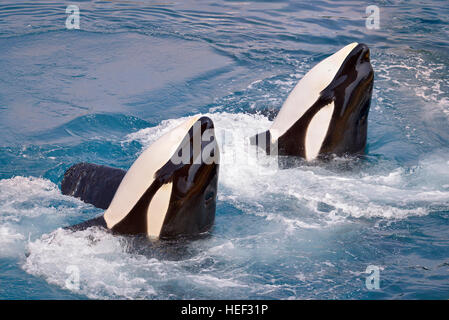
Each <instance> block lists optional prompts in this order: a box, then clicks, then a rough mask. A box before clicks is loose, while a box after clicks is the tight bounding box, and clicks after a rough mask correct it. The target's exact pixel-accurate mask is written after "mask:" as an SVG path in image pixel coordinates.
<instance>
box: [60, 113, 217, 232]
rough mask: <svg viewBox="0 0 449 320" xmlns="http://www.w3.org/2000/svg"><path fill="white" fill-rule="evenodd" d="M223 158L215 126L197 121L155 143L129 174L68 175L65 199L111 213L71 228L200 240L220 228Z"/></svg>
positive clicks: (81, 171) (92, 170)
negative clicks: (217, 219)
mask: <svg viewBox="0 0 449 320" xmlns="http://www.w3.org/2000/svg"><path fill="white" fill-rule="evenodd" d="M219 157H220V155H219V150H218V144H217V141H216V138H215V132H214V125H213V122H212V120H211V119H209V118H208V117H200V116H195V117H192V118H190V119H189V120H187V121H185V122H184V123H182V124H181V125H179V126H178V127H176V128H175V129H173V130H172V131H170V132H168V133H167V134H165V135H164V136H162V137H161V138H159V139H158V140H157V141H155V142H154V143H153V144H152V145H151V146H150V147H149V148H148V149H146V150H145V151H144V152H143V153H142V154H141V155H140V156H139V157H138V158H137V160H136V161H135V162H134V163H133V165H132V166H131V167H130V169H129V170H128V171H125V170H122V169H117V168H111V167H107V166H100V165H95V164H89V163H78V164H76V165H74V166H72V167H70V168H69V169H68V170H67V171H66V173H65V174H64V178H63V180H62V183H61V191H62V193H63V194H66V195H71V196H74V197H78V198H80V199H81V200H82V201H84V202H86V203H90V204H93V205H94V206H96V207H98V208H102V209H106V211H105V213H104V215H102V216H100V217H97V218H94V219H92V220H89V221H86V222H83V223H80V224H78V225H75V226H71V227H68V228H69V229H71V230H83V229H86V228H88V227H92V226H100V227H104V228H107V229H109V230H111V231H112V232H114V233H117V234H124V235H138V234H144V235H146V236H147V237H148V238H150V239H173V238H178V237H197V236H198V235H201V234H203V233H205V232H207V231H209V230H210V229H211V227H212V226H213V224H214V220H215V208H216V198H217V184H218V171H219V164H218V163H219Z"/></svg>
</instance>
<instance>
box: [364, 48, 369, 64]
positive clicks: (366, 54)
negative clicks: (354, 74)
mask: <svg viewBox="0 0 449 320" xmlns="http://www.w3.org/2000/svg"><path fill="white" fill-rule="evenodd" d="M362 61H369V50H368V51H366V52H365V54H364V55H363V57H362Z"/></svg>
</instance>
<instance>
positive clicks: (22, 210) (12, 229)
mask: <svg viewBox="0 0 449 320" xmlns="http://www.w3.org/2000/svg"><path fill="white" fill-rule="evenodd" d="M86 207H87V205H86V204H84V203H82V202H81V201H79V200H77V199H75V198H72V197H68V196H64V195H62V194H61V192H60V191H59V188H58V186H57V185H55V184H54V183H52V182H51V181H49V180H46V179H42V178H34V177H20V176H18V177H14V178H11V179H3V180H0V247H1V250H0V255H8V256H10V255H19V256H21V255H23V248H24V245H25V241H26V240H27V239H28V238H30V237H35V236H37V235H39V234H41V233H42V230H44V231H45V230H49V229H51V228H54V225H55V224H63V223H64V219H65V218H68V217H76V216H78V215H80V214H81V210H82V209H84V208H86Z"/></svg>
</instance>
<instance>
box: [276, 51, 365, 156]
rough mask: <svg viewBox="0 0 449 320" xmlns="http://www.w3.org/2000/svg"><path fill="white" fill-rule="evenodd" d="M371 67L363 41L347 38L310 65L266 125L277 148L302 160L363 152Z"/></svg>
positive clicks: (282, 152)
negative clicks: (350, 40)
mask: <svg viewBox="0 0 449 320" xmlns="http://www.w3.org/2000/svg"><path fill="white" fill-rule="evenodd" d="M373 79H374V72H373V69H372V67H371V63H370V51H369V48H368V47H367V46H366V45H365V44H359V43H351V44H349V45H347V46H345V47H344V48H342V49H341V50H339V51H337V52H336V53H334V54H333V55H331V56H329V57H328V58H326V59H324V60H323V61H321V62H320V63H318V64H317V65H316V66H314V67H313V68H312V69H311V70H310V71H309V72H308V73H307V74H306V75H305V76H304V77H303V78H302V79H301V80H300V81H299V82H298V84H297V85H296V87H295V88H294V89H293V91H292V92H291V93H290V95H289V96H288V98H287V100H286V101H285V103H284V104H283V106H282V108H281V110H280V112H279V114H278V115H277V117H276V118H275V120H274V122H273V125H272V126H271V128H270V130H268V132H267V133H268V135H269V138H270V140H271V145H273V144H275V143H277V148H278V154H279V155H281V156H296V157H301V158H304V159H305V160H307V161H311V160H314V159H316V158H326V157H327V156H329V155H331V154H334V155H339V156H341V155H346V154H360V153H363V152H364V149H365V145H366V135H367V117H368V112H369V108H370V102H371V94H372V89H373Z"/></svg>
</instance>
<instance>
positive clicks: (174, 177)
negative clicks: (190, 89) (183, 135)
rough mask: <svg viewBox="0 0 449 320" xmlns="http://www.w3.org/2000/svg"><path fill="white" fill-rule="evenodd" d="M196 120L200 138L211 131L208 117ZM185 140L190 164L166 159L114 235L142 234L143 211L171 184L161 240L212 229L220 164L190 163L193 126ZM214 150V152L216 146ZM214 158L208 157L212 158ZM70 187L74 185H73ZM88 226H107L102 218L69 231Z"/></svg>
mask: <svg viewBox="0 0 449 320" xmlns="http://www.w3.org/2000/svg"><path fill="white" fill-rule="evenodd" d="M198 121H199V122H200V124H201V126H200V128H201V136H203V133H204V131H205V130H207V129H213V128H214V126H213V123H212V121H211V120H210V119H209V118H207V117H202V118H200V119H198ZM188 137H189V139H188V140H187V143H188V145H189V146H188V147H189V148H190V161H189V163H188V164H183V163H181V164H174V163H173V162H172V161H171V160H169V161H168V162H167V163H166V164H165V165H164V166H162V167H161V168H160V169H159V170H158V171H157V172H156V174H155V180H154V182H153V183H152V184H151V186H150V187H149V188H148V189H147V191H146V192H145V193H144V194H143V195H142V197H141V198H140V199H139V201H138V202H137V203H136V205H135V206H134V207H133V209H132V210H131V211H130V212H129V214H128V215H127V216H126V217H125V218H124V219H123V220H121V221H120V222H119V223H118V224H116V225H115V226H114V227H113V228H112V231H113V232H115V233H117V234H127V235H137V234H145V233H146V226H147V214H146V212H147V208H148V206H149V205H150V202H151V199H152V198H153V196H154V195H155V194H156V192H157V191H158V190H159V188H160V187H161V186H162V185H164V184H166V183H169V182H172V183H173V190H172V193H171V198H170V204H169V208H168V211H167V214H166V217H165V220H164V223H163V227H162V231H161V234H160V238H161V239H173V238H177V237H196V236H198V235H199V234H201V233H204V232H207V231H208V230H209V229H210V228H211V227H212V226H213V223H214V220H215V208H216V197H217V184H218V170H219V165H218V163H215V162H214V163H211V164H207V163H204V162H203V161H202V160H201V163H199V164H195V163H193V162H194V161H193V156H194V153H193V127H192V128H191V129H190V130H189V132H188ZM210 143H214V144H216V141H215V137H212V138H211V140H210V141H202V142H201V152H203V150H204V148H205V147H206V146H207V145H209V144H210ZM181 150H182V144H181V145H180V146H179V148H178V153H179V152H181ZM214 150H215V152H217V150H218V149H217V147H215V149H214ZM213 156H214V155H213V154H211V157H213ZM69 170H70V169H69ZM114 170H116V169H114ZM111 172H112V171H111ZM122 178H123V177H122ZM64 179H65V178H64ZM120 181H121V179H120ZM64 184H66V183H64ZM72 184H76V183H75V182H72ZM114 192H115V191H114ZM111 200H112V199H111ZM91 226H102V227H106V223H105V221H104V219H103V217H102V216H101V217H98V218H95V219H92V220H89V221H86V222H84V223H81V224H79V225H75V226H72V227H70V229H72V230H80V229H85V228H87V227H91Z"/></svg>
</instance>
